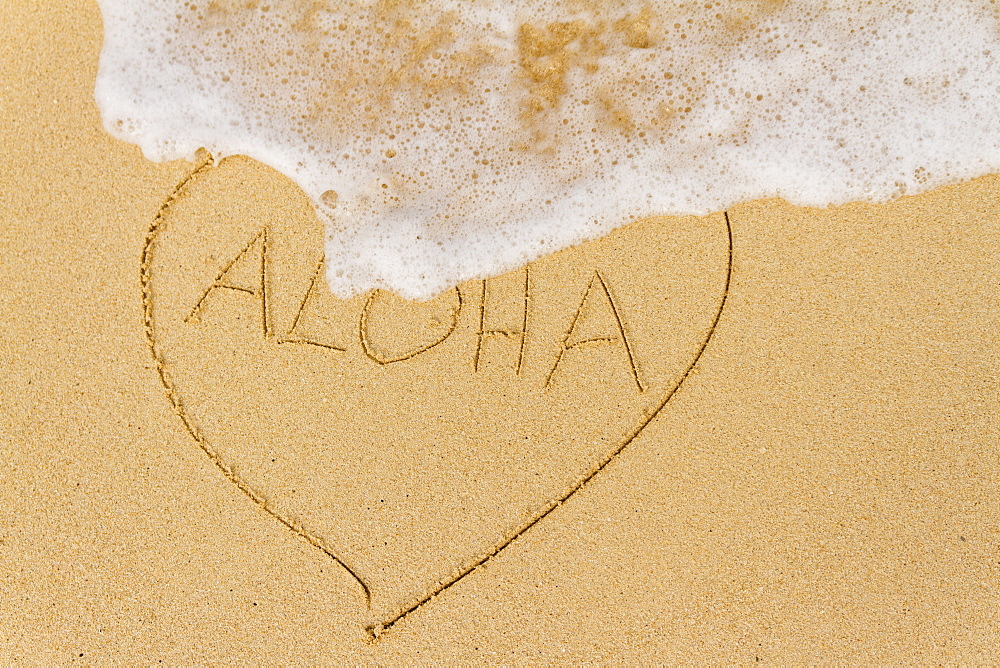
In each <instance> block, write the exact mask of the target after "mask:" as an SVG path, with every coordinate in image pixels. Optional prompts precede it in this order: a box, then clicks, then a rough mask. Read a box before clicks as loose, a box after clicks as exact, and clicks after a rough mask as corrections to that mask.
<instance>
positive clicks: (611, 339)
mask: <svg viewBox="0 0 1000 668" xmlns="http://www.w3.org/2000/svg"><path fill="white" fill-rule="evenodd" d="M595 288H597V291H598V292H599V293H601V294H603V295H604V299H603V300H602V301H603V302H604V303H606V304H607V308H608V313H607V315H610V316H612V318H611V320H610V322H608V323H606V325H610V326H611V327H612V328H614V329H615V333H614V335H613V336H608V335H604V336H590V337H586V338H585V337H582V336H580V335H579V334H578V332H577V330H579V329H580V328H581V327H582V325H583V321H584V320H585V319H586V318H585V317H584V316H583V312H584V308H585V307H586V306H587V304H588V300H589V299H591V294H592V293H593V292H595ZM594 315H596V314H594ZM574 334H576V335H577V338H576V340H572V341H571V339H573V338H574ZM619 342H620V343H621V344H622V347H623V348H624V349H625V356H626V358H627V360H628V368H629V372H630V373H631V375H632V379H633V380H634V381H635V386H636V387H637V388H639V392H645V390H646V388H644V387H643V385H642V381H641V380H639V369H638V367H637V366H636V363H635V355H634V354H633V353H632V344H631V343H629V340H628V336H627V335H626V334H625V326H624V325H623V324H622V318H621V314H620V313H619V311H618V307H617V306H616V305H615V300H614V299H613V298H612V297H611V291H610V290H609V289H608V284H607V283H606V282H605V280H604V277H603V276H601V272H600V271H597V270H595V271H594V277H593V278H591V279H590V283H589V284H588V285H587V289H586V290H585V291H584V293H583V299H581V300H580V306H579V308H577V309H576V313H574V314H573V320H572V321H571V322H570V325H569V329H567V330H566V334H565V336H563V338H562V341H560V343H559V354H558V355H557V356H556V361H555V364H553V365H552V370H551V371H549V375H548V377H546V379H545V387H548V386H549V385H551V384H552V378H553V377H554V376H555V375H556V370H557V369H558V368H559V364H560V363H562V361H563V359H564V358H565V356H566V353H568V352H569V351H571V350H573V349H575V348H579V347H582V346H586V345H587V344H602V343H608V344H613V343H619Z"/></svg>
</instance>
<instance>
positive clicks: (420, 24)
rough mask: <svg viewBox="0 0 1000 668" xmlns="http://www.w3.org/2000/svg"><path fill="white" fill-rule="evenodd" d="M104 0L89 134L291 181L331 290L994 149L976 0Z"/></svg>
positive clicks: (890, 192) (923, 181)
mask: <svg viewBox="0 0 1000 668" xmlns="http://www.w3.org/2000/svg"><path fill="white" fill-rule="evenodd" d="M99 1H100V6H101V12H102V16H103V20H104V29H105V42H104V47H103V50H102V53H101V59H100V68H99V73H98V79H97V87H96V98H97V102H98V104H99V107H100V109H101V113H102V116H103V120H104V123H105V126H106V127H107V129H108V131H109V132H110V133H112V134H113V135H115V136H116V137H119V138H121V139H123V140H125V141H128V142H131V143H134V144H136V145H138V146H140V147H141V148H142V150H143V152H144V154H145V155H146V156H147V157H148V158H149V159H151V160H156V161H166V160H173V159H178V158H193V156H194V154H195V152H196V150H197V149H199V148H201V147H204V148H207V149H208V150H209V151H210V152H211V153H212V154H213V156H215V158H216V159H218V158H221V157H224V156H228V155H233V154H244V155H248V156H250V157H252V158H255V159H256V160H259V161H261V162H263V163H266V164H268V165H270V166H271V167H274V168H276V169H277V170H279V171H280V172H282V173H284V174H286V175H287V176H289V177H290V178H292V179H293V180H294V181H295V182H296V183H298V185H299V186H300V187H301V188H302V189H303V190H304V191H305V192H306V193H307V194H308V196H309V197H310V198H311V200H312V202H313V204H314V206H315V209H316V212H317V215H318V216H319V217H320V218H321V219H322V220H323V221H324V223H325V225H326V228H327V232H328V233H327V245H326V253H327V279H328V281H329V283H330V286H331V289H332V290H333V291H334V292H335V293H336V294H338V295H341V296H345V297H346V296H349V295H352V294H356V293H358V292H362V291H365V290H368V289H371V288H376V287H377V288H384V289H389V290H393V291H395V292H397V293H399V294H401V295H403V296H406V297H410V298H427V297H430V296H433V295H434V294H437V293H439V292H441V291H443V290H445V289H447V288H449V287H451V286H453V285H455V284H456V283H459V282H461V281H463V280H467V279H470V278H476V277H485V276H489V275H493V274H497V273H500V272H503V271H506V270H509V269H513V268H515V267H517V266H520V265H522V264H524V263H525V262H528V261H531V260H533V259H535V258H538V257H540V256H543V255H546V254H548V253H551V252H554V251H556V250H558V249H560V248H564V247H567V246H570V245H573V244H576V243H579V242H581V241H584V240H587V239H591V238H595V237H598V236H600V235H603V234H605V233H607V232H608V231H610V230H612V229H614V228H615V227H617V226H620V225H624V224H626V223H628V222H629V221H631V220H634V219H636V218H640V217H646V216H649V215H655V214H687V213H695V214H704V213H709V212H712V211H718V210H721V209H724V208H725V207H728V206H731V205H733V204H736V203H739V202H742V201H747V200H751V199H757V198H762V197H774V196H779V197H783V198H785V199H787V200H789V201H790V202H792V203H795V204H802V205H812V206H826V205H832V204H839V203H843V202H846V201H851V200H868V201H883V200H887V199H890V198H893V197H897V196H900V195H903V194H912V193H916V192H919V191H923V190H927V189H930V188H934V187H937V186H939V185H943V184H946V183H949V182H955V181H959V180H963V179H968V178H972V177H975V176H979V175H982V174H985V173H989V172H992V171H997V169H998V167H1000V115H998V113H997V111H998V110H997V106H998V105H997V103H998V101H1000V66H998V62H997V56H998V55H1000V18H998V14H1000V8H998V7H997V5H996V3H995V2H993V1H986V0H968V1H965V0H962V1H956V0H950V1H948V2H933V1H931V0H925V1H910V2H879V1H869V2H861V1H860V0H851V1H843V2H841V1H839V0H831V1H828V2H821V1H818V0H815V1H793V0H788V1H781V0H755V1H750V0H745V1H741V0H729V1H727V2H704V1H703V2H674V1H669V0H638V1H632V0H618V1H615V2H601V1H598V0H521V1H515V0H508V1H503V2H501V1H496V0H345V1H333V0H212V1H209V0H192V1H187V2H185V1H182V0H99Z"/></svg>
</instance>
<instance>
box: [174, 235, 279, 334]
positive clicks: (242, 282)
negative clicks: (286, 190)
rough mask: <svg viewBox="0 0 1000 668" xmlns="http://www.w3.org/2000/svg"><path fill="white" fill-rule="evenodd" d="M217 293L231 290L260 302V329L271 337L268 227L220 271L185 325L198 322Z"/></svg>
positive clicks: (186, 319) (185, 319)
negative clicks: (210, 299)
mask: <svg viewBox="0 0 1000 668" xmlns="http://www.w3.org/2000/svg"><path fill="white" fill-rule="evenodd" d="M217 290H231V291H233V292H239V293H243V294H247V295H250V296H251V297H252V298H253V299H255V300H256V301H257V302H259V303H260V322H261V329H262V330H263V332H264V336H265V337H269V336H271V322H270V318H269V317H268V313H267V309H268V306H267V228H266V227H265V228H264V229H262V230H261V231H260V232H258V233H257V236H255V237H254V238H253V239H251V240H250V243H248V244H247V245H246V246H244V247H243V250H241V251H240V252H239V253H237V254H236V257H234V258H233V259H232V260H230V261H229V263H228V264H227V265H226V266H225V267H224V268H223V269H222V271H220V272H219V275H218V276H217V277H216V279H215V281H213V282H212V284H211V285H210V286H208V289H207V290H205V292H204V293H203V294H202V296H201V299H199V300H198V303H197V304H195V305H194V308H193V309H191V313H189V314H188V316H187V317H186V318H184V322H191V321H195V322H197V321H199V320H200V319H201V313H202V311H203V310H204V308H205V305H206V302H207V301H209V296H210V295H213V294H214V293H215V292H216V291H217Z"/></svg>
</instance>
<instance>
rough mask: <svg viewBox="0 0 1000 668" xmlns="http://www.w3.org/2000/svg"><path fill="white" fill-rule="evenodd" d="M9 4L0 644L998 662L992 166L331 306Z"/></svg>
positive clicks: (621, 234) (134, 658) (487, 657)
mask: <svg viewBox="0 0 1000 668" xmlns="http://www.w3.org/2000/svg"><path fill="white" fill-rule="evenodd" d="M0 20H2V24H3V25H5V26H6V27H7V38H6V39H4V40H3V42H2V46H0V48H2V56H0V82H2V86H3V95H2V96H0V105H2V111H0V118H2V120H3V124H2V125H0V138H2V146H3V149H4V150H3V151H2V153H0V179H2V181H0V182H2V184H3V197H2V199H0V315H2V318H3V322H4V323H5V326H4V328H3V330H2V332H3V334H2V337H0V445H2V450H0V451H2V453H3V455H2V458H0V463H2V468H0V594H2V598H3V605H2V606H0V659H2V660H3V662H4V663H18V662H20V663H26V664H68V663H72V662H75V661H79V662H83V663H94V664H106V663H115V662H117V663H122V662H125V663H156V662H158V661H162V662H164V663H171V664H176V663H232V662H250V663H262V662H263V663H280V664H307V663H309V664H312V663H333V662H337V661H344V660H350V661H355V662H375V663H388V664H393V663H400V662H404V661H419V662H436V661H464V662H474V663H497V662H506V663H525V662H546V663H549V662H581V661H589V662H608V661H626V662H640V661H645V662H657V661H658V662H677V661H692V662H706V661H713V662H727V663H728V662H739V663H754V662H756V661H761V662H768V663H789V662H820V661H823V662H833V661H842V662H848V661H850V662H858V661H866V662H945V661H949V662H955V661H967V662H977V663H988V662H997V661H1000V649H998V648H1000V613H998V610H1000V607H998V606H1000V558H998V556H997V555H998V554H1000V551H998V547H1000V531H998V523H1000V484H998V474H1000V448H998V447H997V445H998V441H1000V438H998V420H997V414H998V409H1000V393H998V390H1000V387H998V369H1000V355H998V351H1000V334H998V332H1000V330H998V320H1000V310H998V307H1000V303H998V302H1000V261H998V259H1000V256H998V252H1000V242H998V239H1000V217H998V215H997V214H998V211H1000V178H997V177H994V176H989V177H984V178H981V179H977V180H975V181H972V182H969V183H964V184H958V185H954V186H950V187H947V188H943V189H940V190H937V191H935V192H931V193H927V194H924V195H920V196H916V197H905V198H902V199H899V200H896V201H894V202H891V203H888V204H883V205H878V206H876V205H870V204H851V205H847V206H843V207H837V208H830V209H822V210H820V209H804V208H796V207H792V206H790V205H788V204H786V203H784V202H781V201H778V200H773V201H763V202H754V203H750V204H745V205H741V206H738V207H734V208H732V209H730V210H728V211H727V212H719V213H716V214H713V215H710V216H706V217H702V218H695V217H684V218H676V217H663V218H652V219H649V220H644V221H640V222H638V223H635V224H633V225H630V226H628V227H625V228H622V229H620V230H618V231H616V232H614V233H613V234H611V235H609V236H608V237H606V238H604V239H601V240H598V241H595V242H592V243H589V244H585V245H582V246H580V247H577V248H572V249H569V250H566V251H562V252H559V253H556V254H554V255H552V256H550V257H547V258H544V259H542V260H540V261H538V262H536V263H533V264H532V265H530V266H529V267H526V268H522V269H520V270H517V271H514V272H511V273H510V274H507V275H505V276H501V277H496V278H492V279H489V280H487V281H471V282H468V283H464V284H462V285H460V286H458V288H456V289H455V290H452V291H450V292H448V293H445V294H444V295H442V296H440V297H438V298H437V299H435V300H432V301H430V302H427V303H407V302H404V301H402V300H400V299H398V298H396V297H394V296H393V295H391V294H389V293H385V292H374V293H370V294H367V295H362V296H359V297H357V298H354V299H352V300H348V301H341V300H338V299H336V298H334V297H333V296H332V295H331V294H330V293H329V290H328V289H327V287H326V284H325V282H324V281H323V278H322V273H323V264H322V256H323V252H322V249H323V229H322V226H321V224H320V223H319V222H318V221H317V219H316V217H315V215H314V214H313V213H312V210H311V209H310V205H309V201H308V199H307V198H306V197H305V195H304V194H303V193H301V192H300V191H299V190H298V189H297V188H296V187H295V186H294V184H292V183H291V182H290V181H288V180H287V179H286V178H284V177H283V176H281V175H280V174H278V173H276V172H274V171H272V170H270V169H268V168H266V167H263V166H261V165H260V164H258V163H255V162H253V161H251V160H249V159H246V158H240V157H235V158H230V159H226V160H223V161H220V162H218V163H214V162H213V161H211V160H210V159H208V158H207V157H206V156H201V157H200V158H199V160H198V161H196V162H194V163H191V162H184V161H181V162H175V163H169V164H165V165H157V164H153V163H150V162H148V161H146V160H145V159H144V158H143V157H142V155H141V154H140V153H139V151H138V150H137V149H135V148H134V147H132V146H129V145H126V144H123V143H121V142H118V141H115V140H113V139H111V138H110V137H109V136H108V135H107V134H106V133H105V132H104V130H103V129H102V127H101V124H100V119H99V117H98V113H97V109H96V107H95V105H94V103H93V99H92V90H93V83H94V76H95V72H96V66H97V58H98V53H99V49H100V43H101V25H100V16H99V13H98V11H97V8H96V6H95V5H93V4H91V3H72V2H64V1H62V0H60V1H58V2H6V3H3V5H2V6H0Z"/></svg>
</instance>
